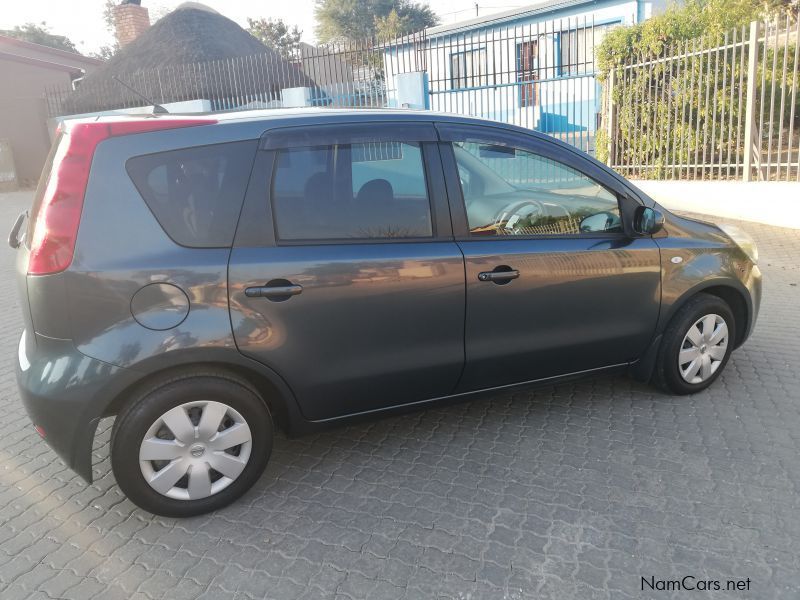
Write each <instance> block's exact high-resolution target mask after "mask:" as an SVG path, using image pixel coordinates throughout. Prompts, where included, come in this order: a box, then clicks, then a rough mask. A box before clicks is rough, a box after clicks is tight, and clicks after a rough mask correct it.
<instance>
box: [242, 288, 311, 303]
mask: <svg viewBox="0 0 800 600" xmlns="http://www.w3.org/2000/svg"><path fill="white" fill-rule="evenodd" d="M302 292H303V286H302V285H294V284H290V285H261V286H257V287H249V288H246V289H245V290H244V295H245V296H247V297H248V298H269V299H270V300H288V299H289V298H291V297H292V296H297V295H298V294H301V293H302Z"/></svg>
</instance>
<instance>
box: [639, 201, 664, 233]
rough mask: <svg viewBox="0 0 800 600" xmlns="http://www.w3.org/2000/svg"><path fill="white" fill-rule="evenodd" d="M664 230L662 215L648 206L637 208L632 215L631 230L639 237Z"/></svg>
mask: <svg viewBox="0 0 800 600" xmlns="http://www.w3.org/2000/svg"><path fill="white" fill-rule="evenodd" d="M663 228H664V215H662V214H661V213H660V212H659V211H657V210H655V209H654V208H650V207H649V206H638V207H637V208H636V212H635V213H634V215H633V230H634V231H635V232H636V233H638V234H639V235H653V234H656V233H658V232H659V231H661V230H662V229H663Z"/></svg>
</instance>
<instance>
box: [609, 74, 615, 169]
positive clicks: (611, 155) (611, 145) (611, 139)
mask: <svg viewBox="0 0 800 600" xmlns="http://www.w3.org/2000/svg"><path fill="white" fill-rule="evenodd" d="M615 79H616V69H615V68H614V67H612V68H611V69H610V70H609V72H608V99H607V102H606V116H607V117H608V118H607V119H606V137H607V138H608V148H607V149H606V150H607V152H608V155H607V156H606V164H607V165H608V166H609V167H612V166H614V154H615V153H616V145H617V144H616V135H617V107H616V106H614V83H615Z"/></svg>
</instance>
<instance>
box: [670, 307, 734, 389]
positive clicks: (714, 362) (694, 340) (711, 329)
mask: <svg viewBox="0 0 800 600" xmlns="http://www.w3.org/2000/svg"><path fill="white" fill-rule="evenodd" d="M727 349H728V325H727V324H726V323H725V319H723V318H722V317H720V316H719V315H706V316H704V317H700V318H699V319H697V321H696V322H695V324H694V325H692V326H691V327H690V328H689V331H688V332H687V333H686V336H685V337H684V338H683V343H682V344H681V349H680V351H679V352H678V370H679V371H680V373H681V377H683V379H684V381H686V382H688V383H703V382H704V381H706V380H707V379H708V378H709V377H711V376H712V375H713V374H714V373H716V372H717V369H719V366H720V365H721V364H722V359H723V358H725V352H726V351H727Z"/></svg>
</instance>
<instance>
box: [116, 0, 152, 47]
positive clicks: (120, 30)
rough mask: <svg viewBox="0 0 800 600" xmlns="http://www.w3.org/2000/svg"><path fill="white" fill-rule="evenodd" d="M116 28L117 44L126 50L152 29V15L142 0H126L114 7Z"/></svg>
mask: <svg viewBox="0 0 800 600" xmlns="http://www.w3.org/2000/svg"><path fill="white" fill-rule="evenodd" d="M114 27H115V28H116V30H117V42H119V46H120V48H124V47H125V46H127V45H128V44H130V43H131V42H132V41H133V40H135V39H136V38H137V37H139V36H140V35H142V34H143V33H144V32H145V31H147V28H148V27H150V14H149V13H148V12H147V9H146V8H145V7H144V6H141V0H125V1H124V2H123V3H122V4H120V5H118V6H115V7H114Z"/></svg>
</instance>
